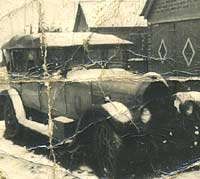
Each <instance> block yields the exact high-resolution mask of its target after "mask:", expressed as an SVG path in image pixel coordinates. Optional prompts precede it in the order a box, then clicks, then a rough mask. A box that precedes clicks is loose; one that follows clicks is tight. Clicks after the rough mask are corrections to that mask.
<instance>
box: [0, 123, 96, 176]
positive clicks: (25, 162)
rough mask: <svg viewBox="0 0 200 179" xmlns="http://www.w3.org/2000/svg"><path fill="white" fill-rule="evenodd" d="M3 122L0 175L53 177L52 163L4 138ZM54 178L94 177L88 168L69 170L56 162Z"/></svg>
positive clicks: (0, 139)
mask: <svg viewBox="0 0 200 179" xmlns="http://www.w3.org/2000/svg"><path fill="white" fill-rule="evenodd" d="M4 130H5V127H4V122H3V121H0V171H1V172H0V175H1V174H2V175H3V176H4V177H5V178H6V179H54V178H53V176H54V175H53V172H54V169H53V168H54V167H53V166H54V164H53V162H52V161H51V160H49V159H47V158H46V157H44V156H42V155H36V154H34V153H33V152H30V151H27V150H26V149H25V148H24V147H21V146H18V145H15V144H14V143H13V142H12V141H9V140H6V139H5V138H4V137H3V134H4ZM55 176H56V177H55V179H75V178H81V179H96V178H97V177H96V176H94V174H90V170H89V169H88V168H87V167H84V171H83V170H77V171H74V172H70V171H68V170H66V169H64V168H62V167H61V166H59V165H57V164H56V167H55ZM0 179H1V178H0Z"/></svg>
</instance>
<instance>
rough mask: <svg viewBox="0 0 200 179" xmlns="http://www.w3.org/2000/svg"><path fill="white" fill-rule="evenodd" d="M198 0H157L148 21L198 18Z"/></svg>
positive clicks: (159, 21)
mask: <svg viewBox="0 0 200 179" xmlns="http://www.w3.org/2000/svg"><path fill="white" fill-rule="evenodd" d="M199 11H200V1H199V0H157V1H155V3H154V5H153V8H152V10H151V12H150V15H149V17H148V21H149V22H150V23H161V22H172V21H181V20H188V19H197V18H200V13H199Z"/></svg>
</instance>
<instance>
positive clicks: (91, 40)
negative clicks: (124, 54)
mask: <svg viewBox="0 0 200 179" xmlns="http://www.w3.org/2000/svg"><path fill="white" fill-rule="evenodd" d="M44 37H45V44H46V46H47V47H70V46H79V45H84V44H86V43H87V44H89V45H114V44H116V45H117V44H119V45H122V44H133V43H132V42H130V41H127V40H124V39H121V38H119V37H117V36H115V35H109V34H99V33H92V32H68V33H45V34H44ZM41 42H42V34H41V33H38V34H30V35H22V36H14V37H13V38H11V39H10V40H9V41H8V42H7V43H5V44H4V45H3V46H2V49H19V48H40V47H41Z"/></svg>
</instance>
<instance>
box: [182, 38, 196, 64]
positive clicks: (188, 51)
mask: <svg viewBox="0 0 200 179" xmlns="http://www.w3.org/2000/svg"><path fill="white" fill-rule="evenodd" d="M182 54H183V57H184V59H185V61H186V64H187V66H188V67H189V66H190V65H191V63H192V61H193V59H194V56H195V50H194V47H193V45H192V42H191V40H190V38H188V39H187V41H186V43H185V46H184V48H183V51H182Z"/></svg>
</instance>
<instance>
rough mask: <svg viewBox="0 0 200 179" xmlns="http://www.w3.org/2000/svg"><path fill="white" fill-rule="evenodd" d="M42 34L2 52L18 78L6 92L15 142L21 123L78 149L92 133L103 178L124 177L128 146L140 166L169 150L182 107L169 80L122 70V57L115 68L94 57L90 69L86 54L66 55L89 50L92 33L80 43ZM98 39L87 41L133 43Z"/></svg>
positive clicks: (10, 130) (5, 104)
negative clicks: (120, 170)
mask: <svg viewBox="0 0 200 179" xmlns="http://www.w3.org/2000/svg"><path fill="white" fill-rule="evenodd" d="M76 35H77V36H76ZM41 36H42V35H41V34H37V35H28V36H20V37H15V38H13V39H11V40H10V41H9V42H7V43H6V44H5V45H4V46H3V47H2V52H3V60H4V64H5V65H6V66H7V69H8V72H9V75H10V81H9V82H10V89H8V90H5V91H3V92H1V95H0V96H1V99H0V101H1V103H3V118H4V120H5V126H6V130H5V135H6V137H7V138H10V139H15V138H17V137H19V136H21V135H23V130H22V128H21V126H25V127H27V128H30V129H32V130H34V131H37V132H39V133H41V134H43V135H46V136H51V135H52V136H53V140H54V141H57V142H63V143H65V142H69V143H70V144H71V146H73V145H74V144H76V143H77V140H78V138H80V136H81V137H82V136H84V137H85V138H87V139H83V138H81V140H83V141H84V142H86V143H87V145H88V146H90V147H89V149H90V154H93V156H95V160H96V161H97V162H96V165H97V168H98V171H99V173H100V175H104V174H106V175H110V174H112V175H114V174H115V173H116V172H117V167H118V163H119V162H118V159H119V158H120V156H123V157H124V156H125V155H121V153H123V151H124V150H123V149H125V151H127V150H128V151H129V153H128V154H132V153H133V158H134V162H137V160H139V158H140V157H142V158H143V159H144V160H146V157H147V156H150V158H151V157H152V156H154V154H155V153H152V151H153V152H154V151H155V152H157V148H160V149H161V150H165V144H166V143H167V140H168V138H170V137H171V136H172V135H171V134H172V131H171V126H170V124H172V123H174V116H175V115H176V114H177V110H176V107H175V106H174V104H173V100H171V98H170V90H169V86H168V84H167V82H166V80H165V79H164V78H163V77H162V76H160V75H159V74H157V73H153V72H150V73H146V74H136V73H135V74H134V73H131V72H128V71H126V70H124V69H122V68H123V63H122V62H123V59H121V55H120V56H119V57H120V58H117V57H116V56H115V60H114V62H115V63H112V62H113V61H109V59H103V60H102V59H100V60H99V61H98V60H95V59H92V60H91V61H92V62H93V63H90V64H87V63H86V62H85V61H84V59H82V56H79V58H71V57H70V56H66V53H69V51H68V50H69V49H68V47H69V46H70V48H71V47H72V46H73V47H74V46H76V45H77V47H79V48H83V45H82V44H83V42H84V38H85V36H80V35H79V34H78V33H77V34H76V33H74V34H73V38H72V35H68V34H61V35H60V34H55V33H54V34H48V33H47V34H45V40H46V43H45V45H44V46H41V39H42V38H41ZM59 37H60V38H59ZM81 37H82V40H81ZM102 37H103V38H102ZM90 38H92V40H91V42H90V41H88V42H87V43H88V44H89V45H90V46H92V45H94V46H96V48H97V47H98V46H99V44H97V41H99V43H100V42H101V44H104V46H106V48H107V49H109V48H113V46H110V45H113V43H114V42H115V43H116V44H118V46H120V45H121V46H122V45H123V44H125V45H127V44H128V45H129V44H130V43H129V42H128V41H124V40H120V39H118V38H115V37H113V36H110V35H105V36H102V35H101V38H100V37H99V36H98V34H95V35H94V37H93V36H91V37H90ZM99 38H100V39H101V40H99ZM109 38H110V41H111V42H109ZM69 39H70V40H69ZM113 39H115V41H113ZM59 40H60V41H59ZM70 42H71V44H70ZM69 44H70V45H69ZM79 48H78V49H79ZM97 49H98V48H97ZM119 53H121V52H119ZM42 54H43V55H42ZM75 55H76V54H75V53H74V54H73V56H75ZM112 56H113V55H112ZM82 60H83V61H84V62H83V61H82ZM68 62H69V63H70V64H69V63H68ZM116 64H117V65H116ZM120 67H121V68H120ZM52 123H53V125H52ZM52 126H53V127H52ZM50 129H52V130H53V134H52V133H51V132H50V131H49V130H50ZM166 129H167V130H166ZM155 131H162V132H155ZM163 131H165V134H163ZM154 134H155V135H154ZM157 134H159V135H160V136H162V137H160V136H159V137H157V139H158V138H159V142H157V143H158V144H157V143H156V145H154V143H155V140H154V139H153V137H156V135H157ZM144 136H145V137H144ZM146 136H148V137H146ZM152 136H153V137H152ZM146 141H147V142H146ZM143 144H144V145H146V147H144V148H143V147H142V145H143ZM155 146H156V147H155ZM157 146H158V147H157ZM147 149H149V150H147ZM144 151H145V155H144ZM138 153H139V154H141V155H138Z"/></svg>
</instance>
